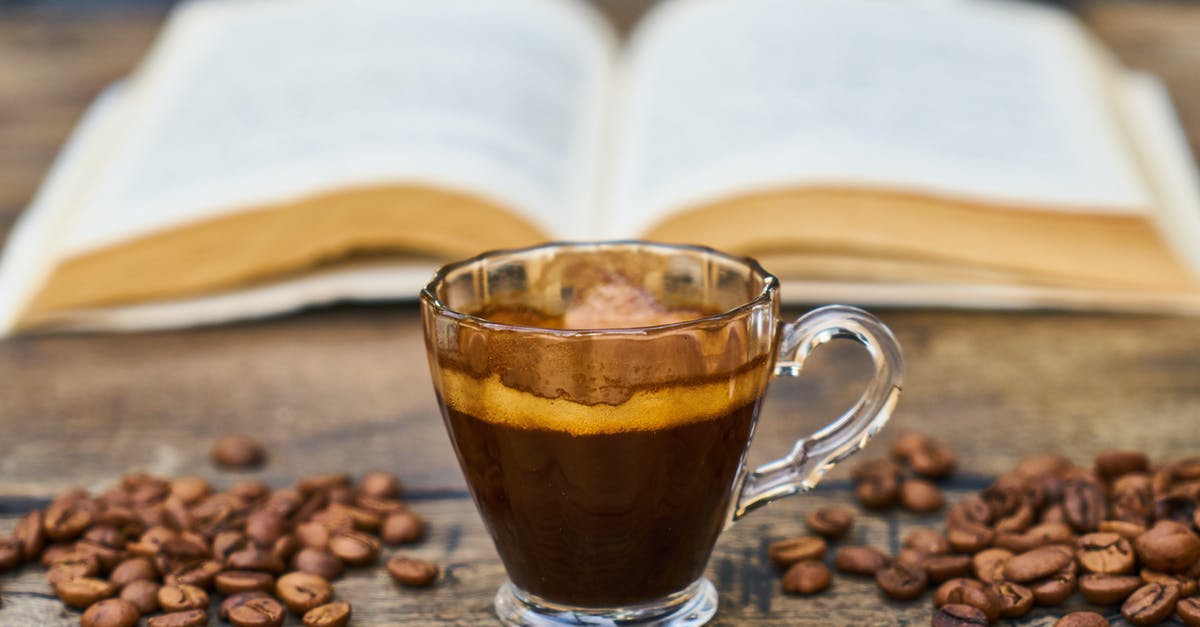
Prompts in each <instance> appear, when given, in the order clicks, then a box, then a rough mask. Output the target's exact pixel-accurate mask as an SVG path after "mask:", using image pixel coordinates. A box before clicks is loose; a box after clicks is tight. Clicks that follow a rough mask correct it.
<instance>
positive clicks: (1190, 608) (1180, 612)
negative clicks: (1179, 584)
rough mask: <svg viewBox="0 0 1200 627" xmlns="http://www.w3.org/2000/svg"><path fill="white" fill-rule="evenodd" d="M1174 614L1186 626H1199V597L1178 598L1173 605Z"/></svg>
mask: <svg viewBox="0 0 1200 627" xmlns="http://www.w3.org/2000/svg"><path fill="white" fill-rule="evenodd" d="M1175 614H1176V615H1177V616H1179V620H1181V621H1183V623H1184V624H1185V625H1187V626H1188V627H1200V597H1188V598H1186V599H1180V600H1179V603H1177V604H1176V605H1175Z"/></svg>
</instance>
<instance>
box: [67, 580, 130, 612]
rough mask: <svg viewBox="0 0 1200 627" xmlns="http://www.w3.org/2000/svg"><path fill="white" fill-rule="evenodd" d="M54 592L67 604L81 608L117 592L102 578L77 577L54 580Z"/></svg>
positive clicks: (113, 586) (114, 587) (115, 588)
mask: <svg viewBox="0 0 1200 627" xmlns="http://www.w3.org/2000/svg"><path fill="white" fill-rule="evenodd" d="M54 593H55V594H57V595H58V598H59V600H61V601H62V602H63V603H65V604H66V605H67V606H69V607H73V608H75V609H77V610H82V609H85V608H87V606H89V605H91V604H93V603H95V602H96V601H99V600H101V599H107V598H108V597H111V596H113V595H114V594H116V593H117V587H116V586H115V585H113V584H112V583H110V582H108V581H105V580H103V579H97V578H95V577H78V578H76V579H64V580H62V581H59V582H56V583H55V584H54Z"/></svg>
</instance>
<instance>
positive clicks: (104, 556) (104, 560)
mask: <svg viewBox="0 0 1200 627" xmlns="http://www.w3.org/2000/svg"><path fill="white" fill-rule="evenodd" d="M75 552H77V553H87V554H89V555H92V556H94V557H95V558H96V560H97V561H99V562H100V570H102V571H105V572H108V571H111V570H112V569H114V568H116V567H117V564H120V563H121V560H123V559H125V557H126V555H125V552H124V551H119V550H117V549H114V548H112V547H108V546H104V545H102V544H97V543H95V542H92V541H91V540H80V541H78V542H76V543H75Z"/></svg>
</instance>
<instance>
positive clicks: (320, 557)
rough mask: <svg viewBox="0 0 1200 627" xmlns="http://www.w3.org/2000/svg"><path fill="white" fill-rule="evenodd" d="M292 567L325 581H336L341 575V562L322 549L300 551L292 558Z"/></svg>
mask: <svg viewBox="0 0 1200 627" xmlns="http://www.w3.org/2000/svg"><path fill="white" fill-rule="evenodd" d="M292 567H293V568H295V569H296V570H299V571H303V572H306V573H312V574H314V575H320V576H321V577H324V578H325V579H337V578H338V576H339V575H341V574H342V560H341V559H339V558H338V557H337V556H336V555H334V554H333V553H330V552H329V551H324V550H322V549H312V548H309V549H301V550H300V552H299V553H296V556H295V557H293V558H292Z"/></svg>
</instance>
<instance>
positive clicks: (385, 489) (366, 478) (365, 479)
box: [358, 470, 400, 499]
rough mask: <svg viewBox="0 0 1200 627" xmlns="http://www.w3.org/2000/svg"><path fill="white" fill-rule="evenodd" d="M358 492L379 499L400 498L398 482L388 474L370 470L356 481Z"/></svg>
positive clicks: (394, 476)
mask: <svg viewBox="0 0 1200 627" xmlns="http://www.w3.org/2000/svg"><path fill="white" fill-rule="evenodd" d="M358 491H359V492H362V493H363V494H366V495H368V496H373V497H375V498H380V499H393V498H396V497H398V496H400V480H399V479H397V478H396V475H393V474H392V473H390V472H385V471H382V470H372V471H370V472H368V473H367V474H365V475H363V476H362V478H361V479H359V480H358Z"/></svg>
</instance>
